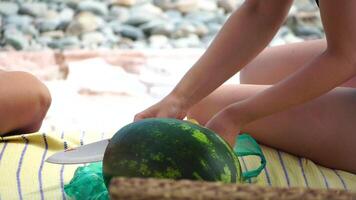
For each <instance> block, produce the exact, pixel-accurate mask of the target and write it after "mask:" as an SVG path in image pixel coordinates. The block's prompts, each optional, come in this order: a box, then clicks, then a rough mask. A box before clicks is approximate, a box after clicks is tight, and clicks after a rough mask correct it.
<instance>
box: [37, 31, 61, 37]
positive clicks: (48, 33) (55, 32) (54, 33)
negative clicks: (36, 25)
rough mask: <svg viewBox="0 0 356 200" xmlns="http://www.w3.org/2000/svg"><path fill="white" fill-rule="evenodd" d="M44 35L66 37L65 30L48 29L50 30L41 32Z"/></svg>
mask: <svg viewBox="0 0 356 200" xmlns="http://www.w3.org/2000/svg"><path fill="white" fill-rule="evenodd" d="M41 36H42V37H49V38H55V39H59V38H62V37H64V32H63V31H59V30H58V31H48V32H43V33H42V34H41Z"/></svg>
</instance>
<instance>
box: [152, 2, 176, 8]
mask: <svg viewBox="0 0 356 200" xmlns="http://www.w3.org/2000/svg"><path fill="white" fill-rule="evenodd" d="M153 4H154V5H155V6H157V7H160V8H161V9H163V10H168V9H174V4H173V1H172V0H153Z"/></svg>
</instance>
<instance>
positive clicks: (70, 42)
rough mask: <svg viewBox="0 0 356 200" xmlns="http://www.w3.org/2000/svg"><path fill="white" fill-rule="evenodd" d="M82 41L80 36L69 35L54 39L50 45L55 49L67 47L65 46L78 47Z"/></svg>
mask: <svg viewBox="0 0 356 200" xmlns="http://www.w3.org/2000/svg"><path fill="white" fill-rule="evenodd" d="M79 45H80V41H79V39H78V37H75V36H68V37H64V38H61V39H58V40H52V41H50V42H49V43H48V46H49V47H51V48H53V49H65V48H78V47H79Z"/></svg>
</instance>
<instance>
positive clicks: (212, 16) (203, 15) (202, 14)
mask: <svg viewBox="0 0 356 200" xmlns="http://www.w3.org/2000/svg"><path fill="white" fill-rule="evenodd" d="M185 19H186V20H193V21H201V22H203V23H212V22H216V23H219V20H218V19H217V14H216V13H212V12H207V11H194V12H190V13H188V14H186V16H185Z"/></svg>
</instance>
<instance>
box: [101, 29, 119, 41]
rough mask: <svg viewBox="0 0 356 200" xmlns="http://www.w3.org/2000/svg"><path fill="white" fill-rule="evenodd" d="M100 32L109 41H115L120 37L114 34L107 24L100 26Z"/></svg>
mask: <svg viewBox="0 0 356 200" xmlns="http://www.w3.org/2000/svg"><path fill="white" fill-rule="evenodd" d="M101 32H102V34H103V35H104V37H105V38H106V40H107V41H108V42H109V43H117V42H118V41H119V39H120V36H117V35H115V33H114V31H113V30H112V28H110V27H108V26H107V27H104V28H102V29H101Z"/></svg>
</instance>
